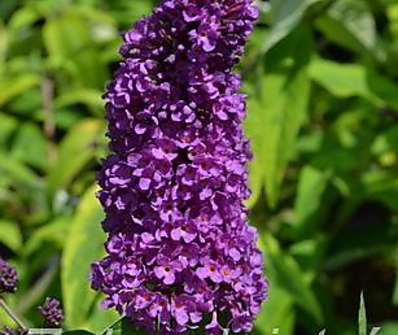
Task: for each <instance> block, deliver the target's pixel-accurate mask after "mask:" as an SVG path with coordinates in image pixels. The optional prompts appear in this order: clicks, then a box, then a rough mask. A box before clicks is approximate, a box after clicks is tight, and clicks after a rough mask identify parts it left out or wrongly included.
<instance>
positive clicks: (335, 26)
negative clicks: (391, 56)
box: [316, 0, 380, 56]
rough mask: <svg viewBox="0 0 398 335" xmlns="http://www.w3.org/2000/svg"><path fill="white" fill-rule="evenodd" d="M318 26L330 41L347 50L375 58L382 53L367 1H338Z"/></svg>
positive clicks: (321, 18)
mask: <svg viewBox="0 0 398 335" xmlns="http://www.w3.org/2000/svg"><path fill="white" fill-rule="evenodd" d="M316 24H317V26H318V27H319V28H320V29H321V31H322V32H323V33H324V34H325V35H326V36H327V38H328V40H330V41H333V42H335V43H337V44H339V45H342V46H343V47H345V48H348V49H350V50H353V51H357V52H361V53H364V52H365V53H367V54H369V55H371V54H372V53H373V55H374V56H378V54H379V52H380V51H379V49H380V48H377V32H376V23H375V19H374V17H373V15H372V12H371V11H370V8H369V6H368V4H367V3H366V1H357V0H340V1H336V2H335V3H333V4H332V5H331V7H330V8H329V10H328V11H327V12H326V13H325V15H323V16H321V17H320V18H319V19H318V20H317V21H316Z"/></svg>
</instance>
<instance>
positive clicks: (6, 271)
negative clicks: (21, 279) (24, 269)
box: [0, 257, 18, 294]
mask: <svg viewBox="0 0 398 335" xmlns="http://www.w3.org/2000/svg"><path fill="white" fill-rule="evenodd" d="M17 284H18V273H17V270H16V269H15V268H14V267H13V266H11V265H10V264H9V263H8V262H6V261H5V260H4V259H3V258H1V257H0V294H1V293H5V292H7V293H13V292H15V291H16V289H17Z"/></svg>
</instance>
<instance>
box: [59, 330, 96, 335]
mask: <svg viewBox="0 0 398 335" xmlns="http://www.w3.org/2000/svg"><path fill="white" fill-rule="evenodd" d="M62 334H64V335H94V333H90V332H89V331H87V330H71V331H68V332H62Z"/></svg>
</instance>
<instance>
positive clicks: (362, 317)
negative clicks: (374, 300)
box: [358, 292, 368, 335]
mask: <svg viewBox="0 0 398 335" xmlns="http://www.w3.org/2000/svg"><path fill="white" fill-rule="evenodd" d="M358 332H359V335H367V334H368V323H367V321H366V308H365V299H364V297H363V292H362V293H361V298H360V303H359V312H358Z"/></svg>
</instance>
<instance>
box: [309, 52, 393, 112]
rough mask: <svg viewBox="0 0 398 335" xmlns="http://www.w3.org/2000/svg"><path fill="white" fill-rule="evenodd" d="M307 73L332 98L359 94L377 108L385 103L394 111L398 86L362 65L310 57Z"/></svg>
mask: <svg viewBox="0 0 398 335" xmlns="http://www.w3.org/2000/svg"><path fill="white" fill-rule="evenodd" d="M310 75H311V77H312V79H313V80H314V81H316V82H317V83H318V84H320V85H321V86H323V87H324V88H325V89H327V90H328V91H329V92H330V93H332V94H333V95H335V96H336V97H340V98H348V97H352V96H360V97H363V98H365V99H367V100H369V101H370V102H372V103H374V104H375V105H377V106H379V107H383V106H386V105H388V106H391V107H393V108H395V109H397V110H398V95H397V92H398V85H396V84H395V83H393V82H392V81H390V80H389V79H387V78H385V77H383V76H381V75H379V74H377V73H376V72H374V71H370V70H368V69H366V68H365V67H364V66H362V65H359V64H341V63H337V62H333V61H329V60H325V59H314V60H313V61H312V62H311V66H310Z"/></svg>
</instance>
